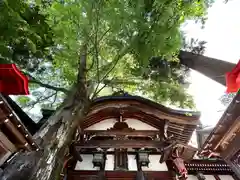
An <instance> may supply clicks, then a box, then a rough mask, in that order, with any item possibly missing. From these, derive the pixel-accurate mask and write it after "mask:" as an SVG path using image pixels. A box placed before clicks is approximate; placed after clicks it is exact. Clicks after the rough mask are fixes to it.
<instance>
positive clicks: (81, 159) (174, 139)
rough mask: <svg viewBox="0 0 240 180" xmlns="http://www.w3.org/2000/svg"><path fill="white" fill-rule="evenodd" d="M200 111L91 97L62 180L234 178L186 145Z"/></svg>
mask: <svg viewBox="0 0 240 180" xmlns="http://www.w3.org/2000/svg"><path fill="white" fill-rule="evenodd" d="M199 118H200V113H198V112H189V111H179V110H173V109H169V108H167V107H164V106H162V105H160V104H157V103H154V102H152V101H149V100H147V99H144V98H142V97H138V96H130V95H127V96H126V95H123V96H109V97H101V98H98V99H96V100H95V101H94V102H93V104H92V106H91V109H90V111H89V113H88V115H87V116H86V118H85V119H84V121H81V124H80V125H79V127H78V130H77V131H76V134H75V139H73V142H72V144H71V147H70V148H69V155H68V156H67V157H66V163H65V168H64V169H63V171H62V177H63V178H65V179H67V180H80V179H86V180H88V179H110V180H113V179H116V180H117V179H118V180H120V179H124V180H130V179H131V180H132V179H136V180H140V179H141V180H145V179H151V180H158V179H164V180H168V179H169V180H170V179H171V180H172V179H189V180H197V179H198V180H204V179H206V180H216V179H217V180H236V179H238V178H237V176H236V175H235V173H234V172H233V171H232V169H231V167H230V166H229V164H227V163H226V162H225V161H224V160H222V159H221V158H215V159H211V160H209V159H201V158H199V156H197V152H198V150H199V149H198V147H196V146H195V147H194V146H192V145H191V144H190V143H189V142H190V139H191V137H192V134H193V133H194V132H195V130H196V128H197V126H198V125H199V124H200V122H199Z"/></svg>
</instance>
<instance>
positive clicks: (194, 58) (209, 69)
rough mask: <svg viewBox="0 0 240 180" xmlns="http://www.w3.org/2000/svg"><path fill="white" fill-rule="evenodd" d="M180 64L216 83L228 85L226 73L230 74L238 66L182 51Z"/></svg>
mask: <svg viewBox="0 0 240 180" xmlns="http://www.w3.org/2000/svg"><path fill="white" fill-rule="evenodd" d="M179 59H180V63H181V64H183V65H185V66H187V67H189V68H191V69H194V70H196V71H198V72H200V73H202V74H203V75H205V76H207V77H209V78H211V79H213V80H214V81H216V82H218V83H220V84H222V85H224V86H225V85H226V81H225V73H226V72H230V71H231V70H232V69H233V68H234V67H235V66H236V64H233V63H230V62H226V61H222V60H219V59H214V58H210V57H206V56H202V55H197V54H193V53H191V52H186V51H180V54H179Z"/></svg>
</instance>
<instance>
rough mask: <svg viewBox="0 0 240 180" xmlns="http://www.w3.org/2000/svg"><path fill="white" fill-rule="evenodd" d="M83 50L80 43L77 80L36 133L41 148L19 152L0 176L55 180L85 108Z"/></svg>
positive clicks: (84, 57)
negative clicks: (36, 150) (58, 106)
mask: <svg viewBox="0 0 240 180" xmlns="http://www.w3.org/2000/svg"><path fill="white" fill-rule="evenodd" d="M86 52H87V47H86V46H83V48H82V50H81V56H80V58H79V69H78V78H77V84H76V85H75V86H74V88H73V90H72V91H71V92H70V93H69V96H68V97H67V98H66V100H65V102H64V103H63V106H62V107H60V108H59V110H58V111H57V112H56V113H55V114H54V115H53V116H52V117H50V119H49V120H48V122H47V123H46V124H45V125H44V126H43V127H42V128H41V129H40V131H39V132H38V134H37V137H38V139H37V140H38V143H39V145H40V147H42V149H40V150H39V151H38V152H28V153H19V154H18V155H16V157H15V158H14V159H13V160H12V161H11V162H10V164H9V165H8V166H7V167H6V168H4V171H3V172H2V173H1V175H0V179H3V180H16V179H17V180H57V179H59V178H60V173H61V170H62V167H63V161H64V155H65V154H66V153H67V151H68V147H69V145H70V143H71V142H72V138H73V136H74V132H75V130H76V128H77V126H78V124H79V120H82V119H83V117H84V115H85V114H86V112H87V111H88V108H89V105H90V103H89V100H88V97H87V89H86V56H87V55H86Z"/></svg>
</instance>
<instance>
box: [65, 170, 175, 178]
mask: <svg viewBox="0 0 240 180" xmlns="http://www.w3.org/2000/svg"><path fill="white" fill-rule="evenodd" d="M98 172H99V171H72V170H69V171H68V179H67V180H83V179H88V178H89V177H93V178H94V179H95V178H96V179H97V174H98ZM144 173H145V175H146V176H147V179H148V180H172V178H171V175H170V173H169V172H168V171H146V172H144ZM105 176H106V178H107V180H135V177H136V171H106V172H105Z"/></svg>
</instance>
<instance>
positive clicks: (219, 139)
mask: <svg viewBox="0 0 240 180" xmlns="http://www.w3.org/2000/svg"><path fill="white" fill-rule="evenodd" d="M239 131H240V92H238V93H237V95H236V96H235V98H234V99H233V100H232V102H231V103H230V105H229V106H228V108H227V109H226V111H225V112H224V114H223V115H222V117H221V118H220V120H219V122H218V123H217V125H216V126H215V128H214V129H213V130H212V132H211V133H210V135H209V136H208V138H207V139H206V141H205V143H204V144H203V146H202V150H201V151H200V153H202V152H203V151H205V150H211V151H213V152H217V153H222V152H223V151H225V150H226V149H227V147H228V145H229V144H231V142H233V140H234V138H235V137H236V136H237V134H239Z"/></svg>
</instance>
